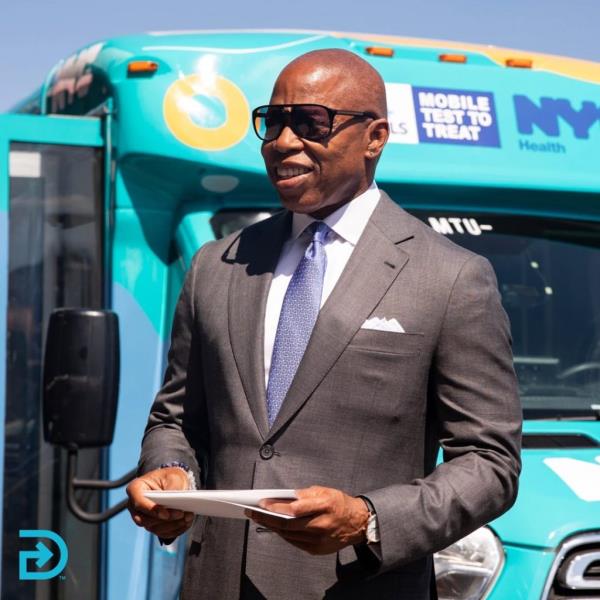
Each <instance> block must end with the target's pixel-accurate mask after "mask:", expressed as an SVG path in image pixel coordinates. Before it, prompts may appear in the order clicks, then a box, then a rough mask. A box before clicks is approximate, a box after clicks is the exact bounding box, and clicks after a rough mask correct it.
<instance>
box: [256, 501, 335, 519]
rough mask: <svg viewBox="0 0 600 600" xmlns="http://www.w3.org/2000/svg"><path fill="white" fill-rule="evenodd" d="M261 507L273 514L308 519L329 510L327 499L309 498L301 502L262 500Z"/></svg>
mask: <svg viewBox="0 0 600 600" xmlns="http://www.w3.org/2000/svg"><path fill="white" fill-rule="evenodd" d="M259 505H260V507H261V508H264V509H265V510H270V511H271V512H276V513H281V514H284V515H291V516H293V517H306V516H309V515H314V514H317V513H320V512H324V511H325V510H327V507H328V503H327V500H326V499H325V498H319V497H309V498H303V499H299V500H292V501H291V502H290V501H287V502H286V501H282V500H269V499H266V500H261V501H260V504H259Z"/></svg>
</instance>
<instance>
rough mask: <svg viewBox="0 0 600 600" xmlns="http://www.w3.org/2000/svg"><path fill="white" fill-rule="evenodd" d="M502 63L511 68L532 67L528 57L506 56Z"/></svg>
mask: <svg viewBox="0 0 600 600" xmlns="http://www.w3.org/2000/svg"><path fill="white" fill-rule="evenodd" d="M504 64H505V65H506V66H507V67H512V68H513V69H531V68H533V61H532V60H531V59H530V58H507V59H506V61H505V62H504Z"/></svg>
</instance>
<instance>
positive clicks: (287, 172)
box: [275, 167, 312, 181]
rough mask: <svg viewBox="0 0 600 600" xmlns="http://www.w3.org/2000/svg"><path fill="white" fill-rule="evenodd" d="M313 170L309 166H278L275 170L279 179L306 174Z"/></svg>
mask: <svg viewBox="0 0 600 600" xmlns="http://www.w3.org/2000/svg"><path fill="white" fill-rule="evenodd" d="M311 171H312V169H309V168H308V167H277V168H276V170H275V172H276V174H277V179H278V180H279V181H282V180H286V179H292V178H293V177H299V176H300V175H306V174H307V173H310V172H311Z"/></svg>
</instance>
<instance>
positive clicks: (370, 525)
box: [357, 496, 381, 544]
mask: <svg viewBox="0 0 600 600" xmlns="http://www.w3.org/2000/svg"><path fill="white" fill-rule="evenodd" d="M357 498H360V499H361V500H362V501H363V502H364V503H365V504H366V505H367V509H368V511H369V520H368V521H367V531H366V535H367V544H377V543H378V542H379V541H380V540H381V538H380V537H379V523H378V522H377V512H376V511H375V507H374V506H373V503H372V502H371V501H370V500H369V499H368V498H367V497H366V496H357Z"/></svg>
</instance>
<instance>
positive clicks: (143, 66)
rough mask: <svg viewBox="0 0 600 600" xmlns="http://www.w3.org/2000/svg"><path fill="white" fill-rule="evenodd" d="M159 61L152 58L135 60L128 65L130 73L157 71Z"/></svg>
mask: <svg viewBox="0 0 600 600" xmlns="http://www.w3.org/2000/svg"><path fill="white" fill-rule="evenodd" d="M157 70H158V63H155V62H154V61H152V60H134V61H132V62H130V63H129V64H128V65H127V72H128V73H133V74H135V73H156V71H157Z"/></svg>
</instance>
